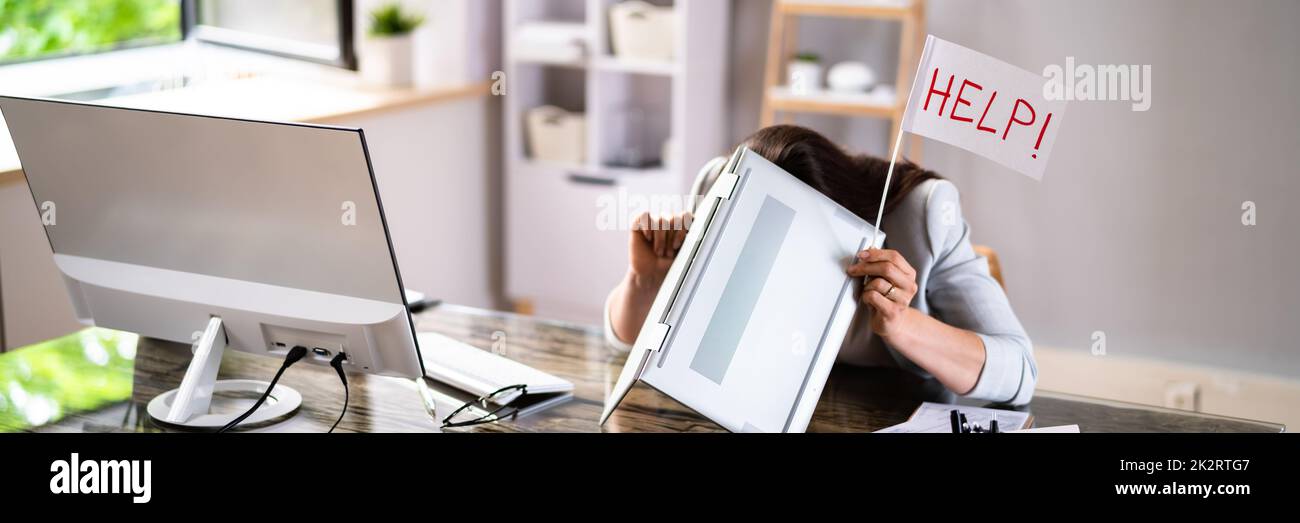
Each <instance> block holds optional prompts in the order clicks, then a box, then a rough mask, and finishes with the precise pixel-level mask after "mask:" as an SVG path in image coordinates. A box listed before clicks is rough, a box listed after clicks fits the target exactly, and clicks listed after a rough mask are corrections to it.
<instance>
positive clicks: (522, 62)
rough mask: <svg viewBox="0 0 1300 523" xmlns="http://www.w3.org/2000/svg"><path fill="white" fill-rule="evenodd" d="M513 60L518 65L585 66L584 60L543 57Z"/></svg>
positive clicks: (568, 67)
mask: <svg viewBox="0 0 1300 523" xmlns="http://www.w3.org/2000/svg"><path fill="white" fill-rule="evenodd" d="M514 62H515V63H516V64H519V65H535V66H542V67H563V68H567V69H586V68H587V61H586V60H574V61H564V60H549V59H543V58H516V59H515V61H514Z"/></svg>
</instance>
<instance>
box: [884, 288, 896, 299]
mask: <svg viewBox="0 0 1300 523" xmlns="http://www.w3.org/2000/svg"><path fill="white" fill-rule="evenodd" d="M896 290H898V287H897V286H894V285H890V286H889V291H887V292H885V299H887V300H892V299H894V291H896Z"/></svg>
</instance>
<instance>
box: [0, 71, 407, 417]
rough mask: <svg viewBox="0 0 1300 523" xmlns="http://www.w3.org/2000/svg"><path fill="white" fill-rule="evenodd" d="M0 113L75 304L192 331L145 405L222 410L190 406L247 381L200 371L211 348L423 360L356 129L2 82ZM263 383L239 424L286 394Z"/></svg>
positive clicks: (200, 413)
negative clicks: (86, 98)
mask: <svg viewBox="0 0 1300 523" xmlns="http://www.w3.org/2000/svg"><path fill="white" fill-rule="evenodd" d="M0 111H2V112H3V114H4V119H5V121H6V122H7V124H8V126H9V130H10V134H11V135H12V137H13V142H14V146H15V147H16V149H17V151H18V156H19V159H20V161H21V163H22V166H23V171H24V172H25V174H26V178H27V183H28V186H29V187H30V189H31V193H32V197H33V200H34V203H35V206H34V207H33V211H34V212H37V213H39V214H40V216H41V219H42V223H43V224H44V228H45V232H46V234H47V236H48V238H49V242H50V247H51V250H52V251H53V253H54V263H55V265H57V266H58V269H59V271H60V272H61V273H62V275H63V278H64V281H65V283H66V285H67V290H68V294H69V296H70V297H71V301H72V305H73V309H74V310H75V311H76V314H77V316H78V318H79V319H80V320H81V321H82V322H84V323H86V324H90V325H96V326H100V327H107V328H112V329H118V330H124V331H130V332H135V333H138V334H140V335H142V336H146V337H152V338H158V339H163V340H170V341H175V342H182V343H193V344H195V345H196V347H195V349H194V350H195V355H194V359H193V361H192V362H191V364H190V367H189V369H188V370H187V372H186V375H185V377H184V379H183V380H182V383H181V387H180V388H179V389H177V390H173V391H169V392H168V393H166V394H163V395H161V396H159V397H158V398H155V399H154V401H152V402H151V403H150V405H149V408H148V410H149V412H150V414H151V415H152V416H153V417H154V418H156V419H158V420H159V421H161V422H163V423H168V424H173V425H183V426H191V427H219V426H222V425H224V424H225V422H227V421H229V420H230V418H232V417H233V416H224V415H218V414H211V413H208V408H209V405H210V402H211V397H212V393H213V392H214V391H218V392H219V391H223V390H230V391H252V392H257V393H259V394H260V393H261V392H265V390H266V384H265V383H261V382H250V381H247V380H234V381H227V382H218V381H216V374H217V367H218V366H219V365H220V362H221V353H222V351H223V350H224V349H225V348H226V347H229V348H232V349H235V350H239V351H244V352H250V353H255V354H263V355H267V356H271V357H283V356H285V355H286V354H287V352H288V351H289V350H290V349H291V348H293V347H295V346H303V347H306V348H307V349H310V351H311V352H310V353H309V356H308V357H307V358H306V359H307V360H308V361H314V362H316V363H318V364H327V363H328V361H329V360H330V359H331V358H332V357H333V356H334V355H336V354H338V353H339V352H342V353H345V354H346V357H347V360H346V363H345V366H346V367H347V368H348V369H350V370H353V371H359V372H364V373H373V374H380V375H386V376H401V377H408V378H416V377H419V376H422V375H423V374H424V366H423V362H422V361H421V359H420V353H419V350H418V347H417V345H416V337H415V332H414V326H413V324H412V322H411V318H410V314H409V313H408V311H407V304H406V298H405V296H404V293H403V290H402V289H403V287H402V281H401V273H400V272H399V271H398V268H397V260H396V257H395V255H394V253H393V248H392V241H391V238H390V237H389V234H388V226H387V224H386V222H385V219H384V212H383V206H382V205H381V203H380V198H379V191H378V186H377V185H376V181H375V177H374V172H373V169H372V166H371V164H370V157H369V153H368V151H367V147H366V141H365V135H364V133H363V132H362V131H361V130H360V129H349V128H342V127H330V126H322V125H305V124H291V123H274V122H260V121H251V120H243V119H234V118H222V117H213V116H201V115H190V114H177V113H167V112H159V111H149V110H140V109H129V108H118V107H107V106H99V105H91V104H83V103H73V102H66V101H56V100H40V99H29V98H17V97H7V96H0ZM259 387H260V388H259ZM272 397H273V398H274V399H275V400H276V401H270V402H268V405H270V406H269V407H263V408H262V409H259V411H258V412H257V413H256V414H254V415H253V416H251V417H250V418H248V419H247V420H246V423H250V424H251V423H258V422H266V421H267V420H272V419H274V418H276V417H281V416H285V415H287V414H289V413H291V412H292V410H296V408H297V406H298V404H299V403H300V402H301V396H300V395H298V394H297V392H296V391H293V390H292V389H289V388H288V387H283V386H277V387H276V389H275V390H274V391H272Z"/></svg>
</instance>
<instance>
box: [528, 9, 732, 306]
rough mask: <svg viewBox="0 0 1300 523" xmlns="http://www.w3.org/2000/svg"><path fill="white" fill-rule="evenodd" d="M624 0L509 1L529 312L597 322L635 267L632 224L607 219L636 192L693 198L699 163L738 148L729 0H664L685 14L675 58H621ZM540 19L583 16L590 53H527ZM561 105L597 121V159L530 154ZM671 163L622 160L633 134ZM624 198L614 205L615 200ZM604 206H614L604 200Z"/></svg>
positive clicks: (591, 151)
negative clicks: (616, 30) (550, 110)
mask: <svg viewBox="0 0 1300 523" xmlns="http://www.w3.org/2000/svg"><path fill="white" fill-rule="evenodd" d="M617 3H619V0H507V1H506V5H505V10H504V17H505V19H504V23H503V28H504V38H505V42H504V45H503V47H504V50H505V51H504V52H505V68H506V71H505V72H506V82H507V94H506V100H505V110H504V118H505V125H504V126H503V127H504V129H505V133H506V139H505V147H506V148H505V155H506V162H505V167H506V176H505V183H506V187H505V203H506V208H505V213H506V220H505V242H506V243H505V256H506V264H505V272H506V278H505V280H506V281H505V286H506V293H507V297H508V298H509V299H511V300H513V301H514V304H515V308H516V309H517V310H519V311H521V312H529V313H536V314H538V315H543V316H547V317H554V318H560V319H568V320H575V321H583V322H587V323H594V322H599V321H601V315H600V314H601V310H602V309H603V305H604V300H605V297H606V294H607V293H608V292H609V290H610V289H611V288H613V286H614V285H615V284H616V283H618V281H619V280H620V279H621V278H622V277H623V274H624V273H625V272H626V270H627V237H628V232H627V230H626V229H622V228H617V229H616V230H602V229H601V228H598V226H597V221H598V218H599V217H601V216H602V214H601V213H602V212H606V213H608V212H613V213H615V214H616V215H617V216H615V217H616V218H622V220H621V221H622V222H626V221H627V218H628V216H621V213H625V212H630V210H626V209H618V208H616V207H617V205H618V203H619V202H623V201H627V198H628V197H629V196H633V197H634V196H642V197H646V198H647V199H649V198H650V197H651V196H671V195H683V194H684V193H686V192H687V191H689V188H690V183H691V181H692V179H693V177H694V176H695V173H696V171H698V169H699V168H700V167H701V166H702V165H704V163H706V162H708V160H709V159H711V158H713V157H714V156H718V155H723V154H727V153H728V151H727V150H726V148H727V147H728V144H726V143H725V127H724V126H725V115H726V113H727V111H726V97H725V95H726V93H725V90H726V82H727V49H728V41H729V39H728V28H729V26H730V21H729V15H730V9H731V6H730V2H726V1H719V0H673V1H667V0H655V1H651V2H649V3H652V4H655V5H659V6H672V7H673V8H674V14H673V16H674V17H675V20H676V32H675V41H674V42H673V45H674V46H675V47H674V56H675V57H676V59H675V60H674V61H671V62H666V61H647V60H632V59H627V58H624V57H619V56H615V55H614V54H613V52H612V50H611V43H610V37H609V8H610V7H611V6H613V5H614V4H617ZM533 22H565V23H581V24H583V27H584V30H583V32H582V35H583V36H582V38H583V40H584V45H585V47H586V50H587V52H586V56H585V57H584V58H583V59H581V60H577V61H574V60H566V61H563V62H553V61H538V60H516V59H515V51H514V45H513V42H514V41H515V36H516V33H517V30H518V29H519V28H520V27H521V26H522V25H523V24H528V23H533ZM541 105H555V106H559V107H561V108H564V109H566V110H569V111H577V112H584V113H585V114H586V117H587V144H586V147H587V149H586V151H587V154H586V157H587V158H586V161H585V162H584V163H582V164H575V165H555V164H547V163H542V162H537V161H534V160H532V159H530V157H529V151H528V150H527V140H526V138H525V133H526V132H527V130H526V128H525V115H526V114H527V111H528V110H529V109H532V108H534V107H538V106H541ZM670 138H671V140H672V143H673V144H674V145H673V146H672V147H671V148H669V149H670V154H669V155H668V156H669V157H668V158H663V159H662V161H661V162H659V163H654V164H649V165H638V166H627V165H620V163H619V162H618V161H617V160H618V159H619V158H620V154H619V152H620V150H622V149H623V148H624V145H625V143H627V142H636V143H639V144H641V147H638V148H637V149H639V150H642V151H651V152H654V153H656V155H657V153H658V152H659V151H660V150H662V149H664V148H663V146H662V144H663V143H664V142H665V141H667V140H669V139H670ZM611 203H612V204H614V206H612V207H614V208H612V207H611V206H610V205H609V204H611ZM602 205H603V206H602Z"/></svg>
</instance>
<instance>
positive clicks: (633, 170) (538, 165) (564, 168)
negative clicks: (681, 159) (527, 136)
mask: <svg viewBox="0 0 1300 523" xmlns="http://www.w3.org/2000/svg"><path fill="white" fill-rule="evenodd" d="M523 165H524V167H525V168H526V169H527V170H530V171H558V172H564V173H568V174H578V175H582V176H607V177H614V178H621V177H624V176H638V177H649V176H660V175H667V174H670V173H671V171H669V170H668V168H667V167H664V166H663V165H656V166H652V167H615V166H609V165H598V166H592V165H587V164H568V163H554V162H543V161H540V160H534V159H532V158H525V159H524V161H523Z"/></svg>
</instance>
